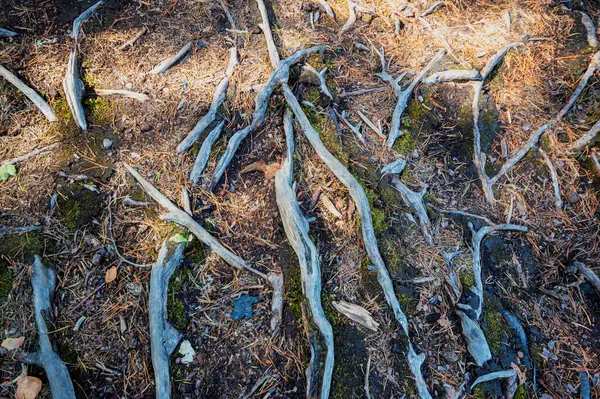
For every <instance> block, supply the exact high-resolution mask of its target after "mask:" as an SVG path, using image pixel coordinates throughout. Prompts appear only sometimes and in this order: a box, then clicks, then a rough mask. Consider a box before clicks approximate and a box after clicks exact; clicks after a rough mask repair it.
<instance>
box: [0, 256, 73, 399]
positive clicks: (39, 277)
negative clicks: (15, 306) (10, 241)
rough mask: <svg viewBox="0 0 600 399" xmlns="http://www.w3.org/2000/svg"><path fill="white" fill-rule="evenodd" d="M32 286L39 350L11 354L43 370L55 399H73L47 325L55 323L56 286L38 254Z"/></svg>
mask: <svg viewBox="0 0 600 399" xmlns="http://www.w3.org/2000/svg"><path fill="white" fill-rule="evenodd" d="M31 285H32V286H33V310H34V315H35V324H36V325H37V330H38V351H37V352H33V353H25V352H21V351H19V352H17V353H16V354H14V357H15V359H16V360H18V361H20V362H23V363H28V364H35V365H37V366H39V367H42V368H43V369H44V371H45V372H46V376H47V378H48V382H49V383H50V391H51V392H52V397H53V398H54V399H75V389H74V388H73V382H72V381H71V376H70V375H69V370H68V369H67V366H66V365H65V364H64V363H63V361H62V360H61V358H60V356H59V354H58V353H56V352H55V351H54V349H53V348H52V343H51V342H50V335H49V334H50V328H49V326H48V324H47V323H52V321H53V320H54V316H53V312H52V300H53V298H54V289H55V287H56V274H55V273H54V271H53V270H52V269H50V268H49V267H46V266H44V264H43V263H42V258H41V257H40V256H39V255H36V256H35V260H34V262H33V273H32V275H31ZM50 327H52V326H50ZM0 353H2V354H5V355H6V354H8V352H7V351H6V349H5V348H1V349H0Z"/></svg>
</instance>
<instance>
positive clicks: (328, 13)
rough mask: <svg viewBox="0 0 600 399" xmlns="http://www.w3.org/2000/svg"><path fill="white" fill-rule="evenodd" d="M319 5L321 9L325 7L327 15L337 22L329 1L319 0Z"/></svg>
mask: <svg viewBox="0 0 600 399" xmlns="http://www.w3.org/2000/svg"><path fill="white" fill-rule="evenodd" d="M319 4H320V5H321V7H323V9H324V10H325V12H326V13H327V15H329V16H330V17H331V19H333V20H334V21H335V13H334V12H333V8H331V6H330V5H329V3H328V2H327V0H319Z"/></svg>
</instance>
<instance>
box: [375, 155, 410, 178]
mask: <svg viewBox="0 0 600 399" xmlns="http://www.w3.org/2000/svg"><path fill="white" fill-rule="evenodd" d="M405 167H406V159H404V158H398V159H396V160H395V161H393V162H390V163H388V164H387V165H385V166H384V167H383V168H381V171H380V172H379V174H380V175H382V176H383V175H386V174H396V175H399V174H400V173H402V171H403V170H404V168H405Z"/></svg>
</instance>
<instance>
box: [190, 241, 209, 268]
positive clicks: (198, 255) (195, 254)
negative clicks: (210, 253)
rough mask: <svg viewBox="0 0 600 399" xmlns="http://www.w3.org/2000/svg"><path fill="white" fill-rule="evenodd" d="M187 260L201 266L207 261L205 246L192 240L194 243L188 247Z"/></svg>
mask: <svg viewBox="0 0 600 399" xmlns="http://www.w3.org/2000/svg"><path fill="white" fill-rule="evenodd" d="M185 259H187V260H188V261H190V262H191V263H192V264H194V265H199V264H201V263H202V262H204V260H205V259H206V248H205V247H204V244H203V243H202V242H201V241H200V240H198V239H194V240H192V242H191V243H189V244H188V245H187V248H186V252H185Z"/></svg>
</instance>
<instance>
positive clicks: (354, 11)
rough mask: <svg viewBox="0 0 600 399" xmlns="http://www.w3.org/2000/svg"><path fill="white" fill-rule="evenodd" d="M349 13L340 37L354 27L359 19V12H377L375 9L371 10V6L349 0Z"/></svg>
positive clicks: (339, 34) (339, 33)
mask: <svg viewBox="0 0 600 399" xmlns="http://www.w3.org/2000/svg"><path fill="white" fill-rule="evenodd" d="M348 13H349V15H348V19H347V20H346V23H345V24H344V25H343V26H342V28H341V29H340V31H339V32H338V37H341V36H342V35H343V34H344V33H346V32H348V31H349V30H350V29H352V26H353V25H354V23H355V22H356V20H357V19H358V13H364V14H375V12H374V11H373V10H371V9H370V8H367V7H363V6H361V5H358V4H356V3H355V2H353V1H352V0H348Z"/></svg>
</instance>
